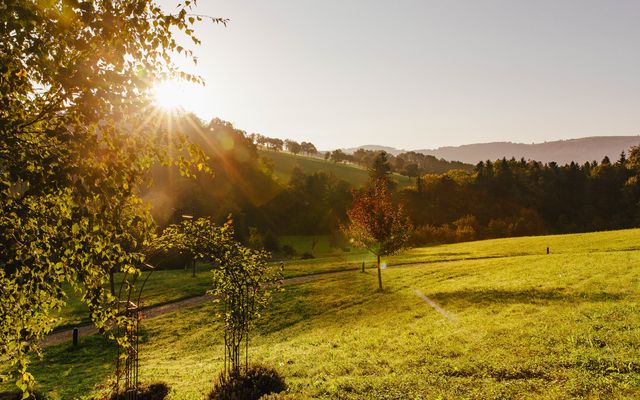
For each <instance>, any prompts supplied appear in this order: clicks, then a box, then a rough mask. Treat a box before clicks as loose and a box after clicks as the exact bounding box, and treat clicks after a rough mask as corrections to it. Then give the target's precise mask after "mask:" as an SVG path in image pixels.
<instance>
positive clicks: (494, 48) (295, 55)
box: [159, 0, 640, 150]
mask: <svg viewBox="0 0 640 400" xmlns="http://www.w3.org/2000/svg"><path fill="white" fill-rule="evenodd" d="M159 3H160V4H161V5H163V7H165V8H166V9H167V10H171V9H173V8H174V7H175V5H176V4H177V3H178V1H175V0H160V1H159ZM197 4H198V6H197V8H196V9H195V10H194V12H197V13H200V14H206V15H210V16H215V17H224V18H228V19H229V20H230V22H229V24H228V26H227V27H224V26H222V25H214V24H211V23H206V22H201V23H200V24H199V25H198V26H197V28H196V32H197V34H198V35H199V37H200V39H201V40H202V45H201V46H198V47H192V49H193V50H194V52H195V53H196V55H197V56H198V59H199V62H198V64H197V65H196V66H192V65H188V64H185V63H183V62H182V61H181V60H178V63H179V64H180V65H182V66H183V67H184V68H185V69H187V70H188V71H190V72H195V73H197V74H199V75H200V76H202V77H203V78H204V80H205V81H206V86H205V87H202V88H188V89H181V90H177V91H178V93H176V96H174V98H178V99H181V100H180V101H181V102H184V106H185V108H187V109H189V110H191V111H194V112H195V113H196V114H198V115H199V116H200V117H201V118H203V119H205V120H206V119H210V118H212V117H219V118H222V119H224V120H227V121H230V122H232V123H233V124H234V125H235V126H236V127H237V128H239V129H243V130H245V131H247V132H248V133H261V134H263V135H267V136H271V137H279V138H283V139H284V138H291V139H294V140H297V141H311V142H312V143H314V144H316V146H317V147H318V148H319V149H334V148H338V147H352V146H358V145H364V144H378V145H386V146H392V147H396V148H400V149H408V150H409V149H425V148H437V147H441V146H452V145H453V146H455V145H461V144H470V143H484V142H494V141H511V142H522V143H532V142H536V143H538V142H543V141H550V140H558V139H570V138H578V137H585V136H604V135H638V134H640V22H639V21H640V1H638V0H632V1H624V0H610V1H605V0H601V1H590V0H575V1H574V0H563V1H562V0H555V1H545V0H535V1H534V0H531V1H519V0H504V1H495V0H469V1H461V0H447V1H445V0H441V1H429V0H415V1H409V0H394V1H390V0H389V1H377V0H322V1H311V0H269V1H265V0H200V1H199V2H198V3H197Z"/></svg>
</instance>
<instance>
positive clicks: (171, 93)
mask: <svg viewBox="0 0 640 400" xmlns="http://www.w3.org/2000/svg"><path fill="white" fill-rule="evenodd" d="M152 95H153V104H154V105H155V106H156V107H158V108H159V109H161V110H163V111H165V112H168V113H171V114H172V113H174V112H182V111H184V112H188V113H194V114H196V115H197V116H199V117H200V118H203V119H210V118H212V117H213V116H216V113H219V112H223V111H224V107H223V104H222V103H221V101H220V100H221V99H220V98H219V97H218V96H216V95H215V94H214V92H213V90H212V89H211V88H210V87H205V86H203V85H199V84H196V83H193V82H185V81H179V80H166V81H161V82H158V83H156V84H155V85H153V87H152Z"/></svg>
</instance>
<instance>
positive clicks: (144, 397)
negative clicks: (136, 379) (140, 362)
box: [111, 382, 169, 400]
mask: <svg viewBox="0 0 640 400" xmlns="http://www.w3.org/2000/svg"><path fill="white" fill-rule="evenodd" d="M168 394H169V386H167V384H166V383H162V382H158V383H152V384H150V385H145V384H140V385H138V397H137V399H138V400H163V399H164V398H165V397H167V395H168ZM126 398H127V397H126V396H125V394H124V393H118V394H116V395H113V396H111V400H124V399H126Z"/></svg>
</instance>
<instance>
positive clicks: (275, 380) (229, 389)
mask: <svg viewBox="0 0 640 400" xmlns="http://www.w3.org/2000/svg"><path fill="white" fill-rule="evenodd" d="M286 389H287V385H286V384H285V382H284V377H282V375H280V374H279V373H278V371H276V370H275V369H272V368H269V367H267V366H264V365H251V366H249V368H247V369H246V370H241V371H240V372H239V373H234V372H232V373H231V374H227V373H226V372H222V373H221V374H220V376H219V377H218V381H217V382H216V384H215V386H214V387H213V390H212V391H211V393H210V394H209V399H210V400H258V399H259V398H260V397H262V396H263V395H266V394H270V393H280V392H282V391H284V390H286Z"/></svg>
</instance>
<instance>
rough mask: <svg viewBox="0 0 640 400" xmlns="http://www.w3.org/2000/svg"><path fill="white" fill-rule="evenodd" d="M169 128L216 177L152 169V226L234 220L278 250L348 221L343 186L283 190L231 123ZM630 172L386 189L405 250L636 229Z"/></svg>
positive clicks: (580, 169)
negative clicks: (401, 222) (404, 218)
mask: <svg viewBox="0 0 640 400" xmlns="http://www.w3.org/2000/svg"><path fill="white" fill-rule="evenodd" d="M173 126H174V128H175V127H177V128H179V129H181V130H182V131H184V132H187V136H188V137H189V138H190V139H191V140H192V141H194V142H195V143H197V144H200V145H201V147H202V149H203V151H204V152H205V154H206V155H207V157H208V164H207V165H208V168H210V169H212V170H214V171H216V173H215V176H211V175H209V176H207V175H205V176H201V177H199V178H198V179H196V180H193V179H188V178H185V177H181V176H180V175H179V174H178V173H177V172H171V169H167V168H158V169H157V170H156V171H155V173H154V177H155V184H154V186H153V187H152V188H151V189H150V190H149V192H148V193H147V196H146V198H148V199H150V200H151V202H152V203H153V204H154V208H153V213H154V216H155V217H156V219H157V220H158V221H159V222H160V224H161V225H162V224H166V223H169V222H175V221H176V218H178V219H179V217H180V215H182V214H184V213H187V214H189V213H195V214H196V215H198V216H212V217H214V220H216V221H219V222H223V221H224V220H225V218H226V217H227V216H228V215H229V214H233V215H234V221H235V225H236V231H237V234H238V237H239V238H241V239H242V240H248V238H249V235H250V230H251V228H254V232H255V231H257V232H259V233H260V234H262V235H263V236H264V237H267V238H269V240H268V241H269V242H270V243H272V244H273V245H272V246H271V247H272V248H271V250H277V245H275V244H274V243H275V241H274V240H273V238H276V237H277V236H279V235H321V234H327V235H338V234H337V232H339V231H340V229H339V227H340V225H341V224H344V223H345V221H347V210H348V209H349V208H350V207H351V205H352V196H351V189H352V185H351V184H350V183H348V182H346V181H343V180H340V179H338V178H336V177H335V176H334V175H332V174H329V173H324V172H316V173H312V174H307V173H305V172H304V171H302V170H300V169H295V170H294V171H292V174H291V178H290V181H289V182H287V183H285V184H282V183H279V182H277V180H276V179H274V177H273V176H272V172H271V169H272V166H270V160H269V159H268V156H260V153H259V152H258V146H259V145H258V144H257V143H256V142H255V139H252V136H251V135H247V134H246V133H245V132H243V131H242V130H239V129H237V128H235V127H233V125H231V124H230V123H228V122H225V121H222V120H219V119H214V120H212V121H210V122H209V123H204V122H202V121H199V120H197V118H195V117H194V116H184V119H183V120H182V121H173ZM354 154H355V155H356V157H359V160H361V162H362V163H363V165H366V166H367V168H368V169H369V170H370V173H372V174H374V175H381V174H387V173H391V172H394V171H397V170H398V168H399V166H400V165H405V168H406V165H411V163H409V164H407V162H408V161H407V160H409V161H411V160H413V161H416V162H421V161H420V160H429V159H431V158H433V157H431V156H424V155H422V154H419V153H413V152H408V153H403V154H400V155H398V156H393V155H390V154H388V153H385V152H380V151H371V150H358V151H356V152H355V153H354ZM411 157H414V158H411ZM403 163H404V164H403ZM639 164H640V163H639V162H638V150H637V148H632V149H631V150H630V152H629V156H628V157H627V156H626V154H622V155H621V156H620V158H619V159H618V160H617V161H615V162H611V161H610V160H609V159H608V158H604V159H603V160H602V161H600V162H596V161H593V162H589V163H585V164H582V165H578V164H576V163H570V164H566V165H558V164H557V163H553V162H552V163H541V162H538V161H533V160H524V159H520V160H516V159H513V158H512V159H506V158H503V159H501V160H495V161H483V162H479V163H478V164H476V165H475V166H473V167H472V168H471V169H466V170H465V169H451V168H449V169H446V170H445V171H444V172H442V173H419V174H418V175H417V176H415V177H414V178H415V183H414V184H413V185H412V186H409V187H405V188H401V189H399V188H393V187H392V188H391V189H392V191H393V196H394V199H395V200H396V201H397V202H399V203H400V204H402V206H403V207H404V209H405V211H406V212H407V214H408V215H409V217H410V219H411V221H412V222H413V224H414V225H415V230H414V233H413V236H412V239H411V240H412V242H413V243H414V244H427V243H449V242H457V241H465V240H473V239H483V238H494V237H509V236H522V235H537V234H545V233H568V232H584V231H594V230H604V229H618V228H628V227H632V226H636V225H637V224H638V223H639V222H640V214H639V212H638V206H637V204H638V202H639V201H640V193H639V191H638V185H637V179H638V178H637V176H638V171H639V168H638V165H639ZM452 165H455V164H452ZM420 171H422V170H420ZM158 193H160V194H162V195H161V196H160V195H158ZM162 198H164V199H165V203H162V201H159V199H162ZM338 236H339V235H338ZM337 242H339V240H338V241H337Z"/></svg>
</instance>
